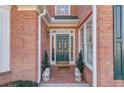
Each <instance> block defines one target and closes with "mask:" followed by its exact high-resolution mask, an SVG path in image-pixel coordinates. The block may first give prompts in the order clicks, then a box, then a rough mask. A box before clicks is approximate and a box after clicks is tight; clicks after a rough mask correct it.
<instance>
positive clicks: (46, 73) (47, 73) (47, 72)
mask: <svg viewBox="0 0 124 93" xmlns="http://www.w3.org/2000/svg"><path fill="white" fill-rule="evenodd" d="M42 77H43V80H44V81H48V80H50V68H46V69H45V71H44V72H43V74H42Z"/></svg>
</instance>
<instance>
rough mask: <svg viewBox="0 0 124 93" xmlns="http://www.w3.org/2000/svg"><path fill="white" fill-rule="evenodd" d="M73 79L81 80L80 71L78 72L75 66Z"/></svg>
mask: <svg viewBox="0 0 124 93" xmlns="http://www.w3.org/2000/svg"><path fill="white" fill-rule="evenodd" d="M75 80H76V81H81V73H80V70H79V69H78V68H77V67H76V68H75Z"/></svg>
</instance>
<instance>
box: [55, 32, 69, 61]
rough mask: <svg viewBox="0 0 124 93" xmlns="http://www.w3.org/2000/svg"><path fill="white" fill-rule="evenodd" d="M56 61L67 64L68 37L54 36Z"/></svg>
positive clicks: (65, 35)
mask: <svg viewBox="0 0 124 93" xmlns="http://www.w3.org/2000/svg"><path fill="white" fill-rule="evenodd" d="M56 61H57V63H69V35H68V34H57V35H56Z"/></svg>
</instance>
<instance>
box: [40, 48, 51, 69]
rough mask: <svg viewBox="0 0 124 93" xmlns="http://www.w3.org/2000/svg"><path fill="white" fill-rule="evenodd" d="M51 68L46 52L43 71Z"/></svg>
mask: <svg viewBox="0 0 124 93" xmlns="http://www.w3.org/2000/svg"><path fill="white" fill-rule="evenodd" d="M48 67H50V64H49V61H48V54H47V51H46V50H45V53H44V57H43V62H42V69H43V71H44V70H45V69H46V68H48Z"/></svg>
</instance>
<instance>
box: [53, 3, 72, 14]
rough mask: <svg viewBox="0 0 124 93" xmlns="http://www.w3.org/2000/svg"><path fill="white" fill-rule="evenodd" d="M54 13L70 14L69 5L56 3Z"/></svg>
mask: <svg viewBox="0 0 124 93" xmlns="http://www.w3.org/2000/svg"><path fill="white" fill-rule="evenodd" d="M55 15H70V6H69V5H56V6H55Z"/></svg>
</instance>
